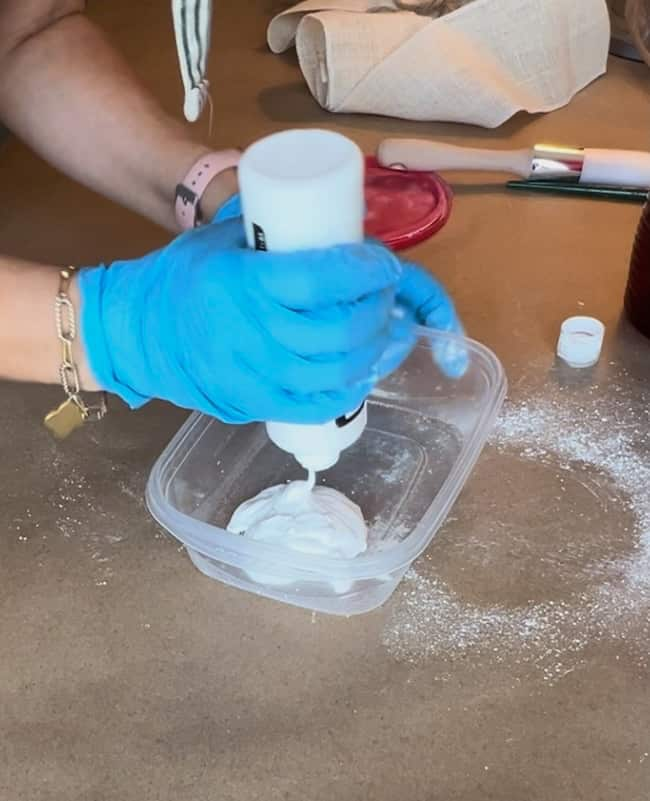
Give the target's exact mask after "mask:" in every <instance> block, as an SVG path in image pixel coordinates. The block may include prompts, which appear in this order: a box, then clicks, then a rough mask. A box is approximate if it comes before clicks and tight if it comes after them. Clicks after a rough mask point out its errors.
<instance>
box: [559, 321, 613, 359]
mask: <svg viewBox="0 0 650 801" xmlns="http://www.w3.org/2000/svg"><path fill="white" fill-rule="evenodd" d="M604 336H605V326H604V325H603V324H602V323H601V322H600V320H597V319H596V318H595V317H569V318H568V319H567V320H565V321H564V322H563V323H562V328H561V329H560V338H559V340H558V343H557V355H558V356H559V357H560V358H561V359H562V360H563V361H565V362H566V363H567V364H568V365H569V367H592V366H593V365H594V364H596V362H597V361H598V359H599V358H600V350H601V348H602V346H603V338H604Z"/></svg>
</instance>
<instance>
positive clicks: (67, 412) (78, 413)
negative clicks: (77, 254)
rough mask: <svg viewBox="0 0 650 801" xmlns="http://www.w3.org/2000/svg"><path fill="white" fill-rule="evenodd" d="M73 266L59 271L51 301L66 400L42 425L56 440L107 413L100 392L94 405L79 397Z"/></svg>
mask: <svg viewBox="0 0 650 801" xmlns="http://www.w3.org/2000/svg"><path fill="white" fill-rule="evenodd" d="M75 270H76V268H75V267H66V268H65V269H63V270H61V272H60V278H59V291H58V292H57V295H56V298H55V301H54V316H55V321H56V334H57V337H58V338H59V342H60V343H61V364H60V365H59V377H60V379H61V386H62V387H63V391H64V392H65V394H66V396H67V397H66V399H65V400H64V401H63V403H62V404H61V405H60V406H57V408H56V409H52V411H51V412H50V413H49V414H48V415H47V416H46V417H45V420H44V423H45V426H46V427H47V428H48V429H49V431H51V433H52V434H54V436H55V437H56V438H57V439H65V438H66V437H67V436H68V435H69V434H71V433H72V432H73V431H74V430H75V429H76V428H79V427H80V426H82V425H83V424H84V423H85V422H87V421H97V420H101V419H102V418H103V417H104V415H105V414H106V410H107V406H106V393H105V392H102V393H101V397H100V399H99V402H98V403H97V404H88V403H86V402H85V401H84V399H83V398H82V397H81V382H80V380H79V370H78V369H77V365H76V364H75V361H74V355H73V352H72V349H73V346H74V341H75V339H76V337H77V323H76V318H75V310H74V306H73V305H72V301H71V300H70V297H69V295H68V290H69V288H70V281H71V280H72V276H73V275H74V273H75Z"/></svg>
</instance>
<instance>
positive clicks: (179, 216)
mask: <svg viewBox="0 0 650 801" xmlns="http://www.w3.org/2000/svg"><path fill="white" fill-rule="evenodd" d="M240 158H241V153H240V152H239V150H220V151H218V152H215V153H206V154H205V155H204V156H201V158H200V159H199V160H198V161H197V162H196V163H195V164H193V165H192V167H191V168H190V170H189V172H188V173H187V175H186V176H185V178H184V179H183V181H182V183H180V184H178V186H177V187H176V202H175V206H174V209H175V213H176V221H177V222H178V224H179V226H180V227H181V229H182V230H183V231H187V230H188V229H190V228H196V226H197V225H200V224H201V222H202V220H201V218H200V213H199V212H200V209H199V203H200V202H201V198H202V197H203V193H204V192H205V190H206V187H207V186H208V184H209V183H210V181H211V180H212V179H213V178H214V177H215V175H218V174H219V173H220V172H224V171H225V170H229V169H231V168H232V167H236V166H237V165H238V164H239V159H240Z"/></svg>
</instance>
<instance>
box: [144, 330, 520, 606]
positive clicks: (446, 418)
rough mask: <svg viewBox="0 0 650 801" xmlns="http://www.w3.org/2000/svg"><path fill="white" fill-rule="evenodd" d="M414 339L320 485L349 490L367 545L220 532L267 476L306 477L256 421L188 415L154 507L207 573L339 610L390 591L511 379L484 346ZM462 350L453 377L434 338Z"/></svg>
mask: <svg viewBox="0 0 650 801" xmlns="http://www.w3.org/2000/svg"><path fill="white" fill-rule="evenodd" d="M419 333H420V342H419V343H418V345H417V346H416V348H415V349H414V350H413V352H412V354H411V355H410V356H409V358H408V359H407V361H406V362H405V363H404V364H403V365H402V367H401V368H400V369H399V370H398V371H397V372H395V373H394V374H393V375H392V376H390V377H389V378H388V379H386V380H385V381H383V382H382V383H381V384H380V385H379V386H378V387H377V389H376V390H375V392H374V393H373V394H372V396H371V397H370V398H369V401H368V427H367V429H366V430H365V432H364V433H363V435H362V437H361V439H360V440H359V441H358V442H357V443H356V444H355V445H353V446H352V447H351V448H349V449H348V450H347V451H345V452H344V453H343V454H342V456H341V459H340V460H339V462H338V463H337V464H336V465H335V466H334V467H333V468H332V469H331V470H328V471H327V472H325V473H322V474H320V475H319V476H318V480H319V483H323V484H325V485H327V486H329V487H334V488H335V489H338V490H340V491H341V492H343V493H345V494H346V495H348V497H350V498H351V500H353V501H355V502H356V503H357V504H359V506H360V507H361V510H362V512H363V513H364V516H365V519H366V522H367V524H368V528H369V542H368V550H367V551H366V552H365V553H363V554H361V555H360V556H357V557H356V558H354V559H331V558H329V559H326V558H320V557H318V558H317V557H313V556H309V555H306V554H300V553H296V552H295V551H291V550H289V549H285V548H281V547H277V546H272V545H269V544H267V543H260V542H255V541H252V540H248V539H246V537H245V536H238V535H235V534H231V533H230V532H228V531H226V530H225V528H226V526H227V525H228V522H229V520H230V517H231V515H232V513H233V511H234V510H235V508H236V507H237V506H238V505H239V504H240V503H241V502H242V501H244V500H247V499H248V498H251V497H252V496H254V495H256V494H257V493H258V492H260V491H261V490H263V489H265V488H266V487H269V486H271V485H275V484H280V483H282V482H285V481H290V480H294V479H299V478H305V473H304V471H303V470H302V469H301V468H300V467H299V466H298V464H297V463H296V462H295V460H294V459H293V457H292V456H290V455H289V454H287V453H284V452H283V451H281V450H279V449H278V448H277V447H276V446H275V445H273V444H272V443H271V442H270V440H269V439H268V437H267V435H266V431H265V427H264V426H263V425H261V424H253V425H247V426H227V425H224V424H222V423H220V422H219V421H217V420H214V419H212V418H210V417H206V416H204V415H198V414H194V415H192V416H191V417H190V418H189V420H188V421H187V423H186V424H185V425H184V426H183V427H182V428H181V430H180V431H179V432H178V434H177V435H176V437H175V438H174V439H173V441H172V442H171V443H170V445H169V446H168V447H167V448H166V450H165V451H164V453H163V454H162V456H161V457H160V459H159V460H158V461H157V463H156V465H155V466H154V468H153V470H152V473H151V476H150V478H149V484H148V487H147V503H148V506H149V509H150V511H151V513H152V515H153V516H154V517H155V518H156V520H157V521H158V522H159V523H160V524H161V525H162V526H164V527H165V528H166V529H167V530H168V531H169V532H170V533H171V534H173V535H174V536H175V537H176V538H177V539H178V540H180V542H182V543H183V544H184V545H185V547H186V549H187V552H188V554H189V556H190V558H191V559H192V561H193V562H194V564H195V565H196V567H197V568H198V569H199V570H200V571H201V572H202V573H205V574H206V575H207V576H210V577H211V578H215V579H219V580H220V581H223V582H224V583H226V584H230V585H232V586H235V587H239V588H240V589H243V590H248V591H249V592H254V593H257V594H259V595H264V596H267V597H269V598H274V599H276V600H279V601H284V602H286V603H291V604H295V605H296V606H302V607H306V608H307V609H313V610H317V611H319V612H326V613H330V614H337V615H355V614H360V613H363V612H368V611H370V610H371V609H374V608H376V607H378V606H380V605H381V604H383V603H384V602H385V601H386V600H387V599H388V598H389V597H390V595H391V594H392V593H393V591H394V590H395V588H396V587H397V585H398V584H399V582H400V580H401V578H402V576H403V575H404V573H405V572H406V571H407V570H408V568H409V566H410V565H411V563H412V562H413V561H414V559H416V557H417V556H419V555H420V554H421V553H422V551H424V549H425V548H426V547H427V546H428V545H429V543H430V542H431V540H432V538H433V536H434V535H435V533H436V532H437V531H438V529H439V528H440V526H441V525H442V523H443V522H444V520H445V518H446V516H447V514H448V513H449V510H450V509H451V507H452V505H453V503H454V501H455V500H456V498H457V497H458V494H459V492H460V491H461V489H462V487H463V485H464V484H465V481H466V480H467V477H468V476H469V474H470V472H471V470H472V468H473V466H474V464H475V463H476V460H477V458H478V456H479V454H480V452H481V450H482V448H483V446H484V444H485V441H486V439H487V437H488V434H489V432H490V429H491V427H492V424H493V422H494V420H495V417H496V415H497V413H498V411H499V408H500V406H501V404H502V402H503V399H504V396H505V392H506V380H505V376H504V372H503V369H502V367H501V364H500V363H499V361H498V359H497V358H496V357H495V356H494V354H493V353H491V351H489V350H488V349H487V348H485V347H484V346H482V345H480V344H478V343H476V342H473V341H471V340H465V339H459V338H457V337H454V336H453V335H451V334H444V333H440V332H432V331H430V330H427V329H424V328H422V329H419ZM449 345H451V346H462V347H464V348H466V350H467V354H468V362H469V366H468V369H467V371H466V372H465V374H464V375H463V377H462V378H460V379H452V378H449V377H447V376H445V375H444V374H443V373H442V372H441V371H440V370H439V369H438V367H437V366H436V365H435V363H434V361H433V359H432V347H434V348H438V347H445V346H449Z"/></svg>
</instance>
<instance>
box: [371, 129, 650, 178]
mask: <svg viewBox="0 0 650 801" xmlns="http://www.w3.org/2000/svg"><path fill="white" fill-rule="evenodd" d="M377 159H378V161H379V163H380V164H381V165H382V166H384V167H393V168H396V169H407V170H416V171H418V170H419V171H423V172H429V171H432V172H433V171H435V172H444V171H445V170H463V171H465V170H468V171H469V170H471V171H474V170H477V171H489V172H509V173H514V174H515V175H519V176H521V177H522V178H536V179H538V180H540V179H541V180H544V179H548V180H557V179H562V178H566V179H567V180H574V181H580V183H587V184H602V185H604V186H610V185H615V186H638V187H643V188H645V187H650V153H645V152H642V151H636V150H606V149H601V150H597V149H592V148H577V147H562V146H557V145H535V146H534V147H532V148H530V149H526V150H488V149H482V148H474V147H457V146H456V145H448V144H445V143H443V142H432V141H429V140H426V139H385V140H384V141H383V142H382V143H381V144H380V145H379V148H378V150H377Z"/></svg>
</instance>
